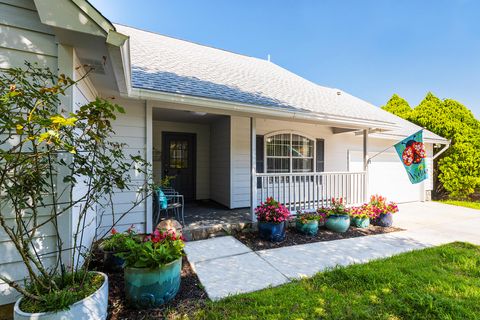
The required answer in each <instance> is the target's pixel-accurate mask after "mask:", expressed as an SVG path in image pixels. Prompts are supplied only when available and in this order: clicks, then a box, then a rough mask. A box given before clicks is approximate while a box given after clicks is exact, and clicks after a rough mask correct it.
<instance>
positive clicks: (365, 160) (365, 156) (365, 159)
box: [363, 129, 368, 202]
mask: <svg viewBox="0 0 480 320" xmlns="http://www.w3.org/2000/svg"><path fill="white" fill-rule="evenodd" d="M363 171H365V181H364V184H363V192H364V195H363V199H364V201H365V202H367V201H368V129H364V130H363Z"/></svg>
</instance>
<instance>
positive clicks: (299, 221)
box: [295, 212, 324, 236]
mask: <svg viewBox="0 0 480 320" xmlns="http://www.w3.org/2000/svg"><path fill="white" fill-rule="evenodd" d="M323 219H324V218H323V217H322V216H321V215H320V214H318V213H316V212H298V213H297V216H296V217H295V228H296V229H297V231H298V232H300V233H303V234H306V235H308V236H315V235H316V234H317V233H318V226H319V222H320V221H322V223H323Z"/></svg>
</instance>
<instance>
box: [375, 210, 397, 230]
mask: <svg viewBox="0 0 480 320" xmlns="http://www.w3.org/2000/svg"><path fill="white" fill-rule="evenodd" d="M392 224H393V214H391V213H382V214H381V215H380V216H379V217H378V218H377V219H375V225H377V226H380V227H391V226H392Z"/></svg>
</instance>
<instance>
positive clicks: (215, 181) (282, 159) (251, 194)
mask: <svg viewBox="0 0 480 320" xmlns="http://www.w3.org/2000/svg"><path fill="white" fill-rule="evenodd" d="M210 111H211V110H210ZM299 127H300V128H301V129H298V128H299ZM353 131H356V132H357V133H356V134H353ZM152 133H153V134H152V138H151V141H152V149H151V154H152V160H153V161H152V162H153V172H154V180H155V182H157V183H158V182H160V180H161V179H162V178H163V177H165V176H174V177H175V178H174V180H173V181H172V183H171V185H172V187H173V188H174V189H175V190H177V191H178V192H179V193H180V194H182V195H183V196H184V198H185V207H184V217H185V226H184V227H185V229H186V230H197V231H198V230H200V231H198V232H200V234H202V235H203V236H202V237H204V238H205V237H208V236H211V235H212V234H213V235H215V234H216V233H218V232H227V233H228V232H229V231H230V230H232V228H235V229H238V228H245V227H249V226H251V223H252V222H254V221H255V218H254V208H255V207H256V206H257V205H258V204H260V203H261V202H263V201H265V200H266V199H267V198H268V197H274V198H275V199H276V200H278V201H279V202H281V203H283V204H285V205H286V206H287V207H288V208H289V210H290V211H291V212H292V213H296V212H297V211H298V210H315V209H316V208H319V207H322V206H328V205H330V204H331V199H332V198H343V199H344V201H345V203H346V204H347V205H356V204H360V203H363V202H364V201H365V200H366V198H367V184H368V183H367V173H366V171H364V169H365V165H366V161H365V157H363V159H360V161H361V162H360V163H356V164H355V165H351V164H352V163H353V162H352V159H351V153H350V151H353V152H356V153H355V154H362V153H363V155H364V156H365V154H366V151H367V142H368V141H367V136H368V135H367V134H366V130H360V129H358V128H357V129H355V130H354V129H352V128H350V129H349V130H347V129H345V128H344V130H338V128H334V127H331V126H330V125H327V124H314V123H311V122H310V123H308V122H299V121H285V120H280V119H267V118H252V117H246V116H236V115H227V114H216V113H212V112H203V110H200V111H191V110H178V109H169V108H165V107H161V108H160V107H158V108H155V107H153V108H152ZM362 137H363V139H362ZM356 160H357V162H358V159H356ZM362 161H363V163H362ZM358 164H360V165H358ZM362 169H363V170H362ZM251 204H254V205H253V206H252V205H251ZM195 238H197V237H195Z"/></svg>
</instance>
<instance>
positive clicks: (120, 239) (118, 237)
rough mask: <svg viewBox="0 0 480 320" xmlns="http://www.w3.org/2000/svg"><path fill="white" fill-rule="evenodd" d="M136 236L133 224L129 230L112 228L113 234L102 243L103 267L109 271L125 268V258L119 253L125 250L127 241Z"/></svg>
mask: <svg viewBox="0 0 480 320" xmlns="http://www.w3.org/2000/svg"><path fill="white" fill-rule="evenodd" d="M133 236H134V230H133V226H131V227H130V228H129V229H128V230H127V232H125V233H121V232H118V231H117V230H116V229H115V228H112V231H111V235H110V236H109V237H108V238H106V239H105V240H103V241H102V242H101V243H100V249H102V251H103V267H104V269H105V270H108V271H120V270H122V269H123V265H124V264H125V260H123V259H122V258H120V257H119V256H118V255H117V254H118V253H121V252H124V251H125V250H126V248H125V241H126V240H127V239H128V238H131V237H133Z"/></svg>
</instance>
